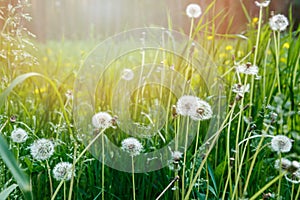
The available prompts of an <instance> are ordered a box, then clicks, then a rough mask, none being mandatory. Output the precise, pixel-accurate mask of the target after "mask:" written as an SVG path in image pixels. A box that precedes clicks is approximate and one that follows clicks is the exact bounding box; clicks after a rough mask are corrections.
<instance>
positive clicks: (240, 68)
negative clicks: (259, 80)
mask: <svg viewBox="0 0 300 200" xmlns="http://www.w3.org/2000/svg"><path fill="white" fill-rule="evenodd" d="M235 68H236V71H237V72H238V73H241V74H247V75H257V74H258V67H257V66H256V65H252V64H251V63H246V64H240V65H237V66H235Z"/></svg>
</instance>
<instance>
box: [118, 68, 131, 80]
mask: <svg viewBox="0 0 300 200" xmlns="http://www.w3.org/2000/svg"><path fill="white" fill-rule="evenodd" d="M133 77H134V73H133V71H132V70H131V69H124V70H123V71H122V73H121V78H122V79H124V80H126V81H130V80H132V79H133Z"/></svg>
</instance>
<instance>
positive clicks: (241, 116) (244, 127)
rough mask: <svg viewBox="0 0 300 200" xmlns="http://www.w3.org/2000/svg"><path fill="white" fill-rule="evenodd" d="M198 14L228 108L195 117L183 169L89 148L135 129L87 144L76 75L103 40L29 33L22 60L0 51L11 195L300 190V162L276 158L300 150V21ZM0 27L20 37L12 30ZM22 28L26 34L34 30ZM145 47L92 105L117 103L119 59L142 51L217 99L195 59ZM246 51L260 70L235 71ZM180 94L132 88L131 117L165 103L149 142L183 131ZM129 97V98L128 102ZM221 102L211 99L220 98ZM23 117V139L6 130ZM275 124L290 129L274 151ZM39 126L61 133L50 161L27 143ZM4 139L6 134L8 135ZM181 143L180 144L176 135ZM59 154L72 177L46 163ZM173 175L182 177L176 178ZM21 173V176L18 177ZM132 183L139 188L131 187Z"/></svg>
mask: <svg viewBox="0 0 300 200" xmlns="http://www.w3.org/2000/svg"><path fill="white" fill-rule="evenodd" d="M213 3H214V2H213ZM213 3H212V4H211V5H210V6H208V8H207V10H205V11H203V13H204V14H203V15H202V17H203V18H204V16H205V14H206V13H207V12H209V11H210V9H213ZM218 16H219V17H221V15H218ZM218 16H217V17H218ZM202 17H200V19H199V23H196V22H197V21H196V20H195V19H191V22H192V23H191V32H190V34H189V37H190V38H195V40H196V41H197V43H199V44H200V45H201V46H202V47H203V48H204V50H205V52H207V54H208V55H209V56H210V57H211V58H212V59H213V61H214V63H215V64H216V66H215V68H213V70H216V71H217V72H218V74H219V76H218V77H217V78H218V79H219V80H220V81H221V82H222V83H223V84H222V88H221V90H222V91H223V92H224V96H226V100H225V101H226V105H225V112H224V113H222V117H221V118H214V121H213V122H212V123H214V124H215V126H216V127H217V128H218V129H217V130H216V132H214V133H212V134H211V135H208V136H206V135H205V132H206V131H207V130H208V127H209V122H210V121H203V122H202V121H201V123H200V122H197V123H195V124H196V126H194V128H195V130H196V133H197V134H196V138H197V139H196V140H194V141H193V142H192V144H191V146H190V147H189V148H188V150H187V151H186V152H183V155H182V157H181V158H180V160H179V161H178V163H176V165H178V166H180V168H177V169H178V170H176V167H175V170H174V166H173V169H172V168H171V167H170V168H169V167H165V168H162V169H159V170H158V171H153V172H147V173H138V174H134V176H132V174H131V173H126V172H121V171H117V170H115V169H112V168H109V167H107V166H104V165H103V164H102V163H101V162H99V160H98V158H95V157H94V156H93V155H92V153H93V150H95V149H92V150H91V152H88V151H87V150H88V149H87V147H89V145H93V143H94V141H93V140H92V139H93V138H95V137H96V138H98V137H99V138H101V136H102V141H104V139H109V140H110V141H113V143H114V144H116V145H117V146H121V142H122V141H123V139H125V138H127V137H128V134H127V133H126V132H125V131H124V130H121V129H119V128H118V126H116V128H115V129H113V128H109V129H107V130H106V129H103V130H102V131H103V132H98V135H97V134H95V135H92V136H90V137H91V140H90V141H89V143H88V144H84V142H82V140H81V137H80V136H81V134H82V133H81V132H80V131H81V130H78V129H77V127H75V126H74V120H73V117H74V116H73V114H74V113H73V112H74V110H73V103H74V102H73V101H74V99H73V94H76V92H77V91H75V90H74V89H75V88H74V82H75V81H76V79H77V78H78V76H79V73H80V72H81V71H80V69H81V67H82V66H83V63H84V61H85V60H86V59H87V58H88V56H89V53H90V52H91V51H92V49H93V48H94V47H95V44H96V43H98V42H100V41H69V40H62V41H48V42H46V43H43V44H41V43H38V42H34V43H33V44H34V45H28V44H26V48H25V49H24V52H27V53H30V57H29V59H28V60H26V62H21V61H20V60H18V59H16V57H14V56H12V55H11V54H7V55H8V56H7V57H1V58H0V59H1V60H0V65H1V72H0V74H1V78H2V80H1V88H0V91H1V99H0V106H1V107H0V111H1V114H0V130H1V144H3V145H1V148H3V151H1V156H2V160H1V161H0V174H1V176H0V188H1V191H4V193H5V192H7V193H11V194H10V195H9V198H10V199H20V198H23V197H24V198H26V199H29V198H31V193H32V195H33V197H34V199H51V198H53V199H67V198H69V199H100V198H102V199H133V198H135V199H155V198H156V197H158V196H159V195H160V194H162V195H161V196H160V199H220V198H221V199H243V198H245V199H246V198H249V199H256V198H264V197H265V198H266V197H267V196H269V197H268V198H270V199H277V198H280V197H281V198H282V199H298V198H299V193H300V187H299V184H297V183H291V182H290V181H289V180H288V179H286V176H288V175H289V174H292V173H293V172H294V171H289V170H293V169H291V168H292V166H289V167H290V168H289V170H287V171H285V170H277V169H276V167H275V161H276V160H277V159H280V158H287V159H289V160H291V161H293V160H294V161H297V162H299V160H300V157H299V153H300V152H299V151H300V148H299V147H298V146H299V131H300V124H299V121H300V115H299V112H300V111H299V109H300V91H299V85H300V83H299V80H300V77H299V76H300V75H299V60H300V54H299V52H300V40H298V39H297V37H298V35H299V29H298V30H297V31H294V32H293V31H292V29H291V28H288V30H287V31H286V32H281V33H280V34H279V33H278V32H274V33H273V32H272V30H270V28H269V25H268V23H267V22H266V21H263V19H264V18H265V17H263V13H262V12H261V13H260V16H259V17H258V18H253V19H251V20H250V21H249V25H248V30H247V31H246V32H245V33H244V34H243V35H239V34H235V35H234V34H223V35H220V34H217V33H216V30H214V29H211V27H214V22H213V21H210V22H206V23H205V24H202V22H203V18H202ZM194 20H195V21H194ZM290 22H292V19H290ZM228 28H230V27H228ZM3 30H4V31H3V32H5V33H6V34H7V35H9V34H11V36H12V38H13V37H15V35H13V34H12V33H11V32H9V30H6V29H3ZM273 35H274V36H275V37H274V38H273ZM22 37H24V38H27V37H28V35H23V36H22ZM133 39H134V38H133ZM33 40H34V39H33ZM8 42H12V43H14V44H19V42H20V41H18V40H13V39H12V40H11V41H7V39H4V38H3V37H0V43H1V47H2V49H3V50H4V51H5V52H11V53H13V50H14V49H11V48H10V47H9V45H7V43H8ZM22 44H23V43H22ZM33 47H34V48H33ZM20 52H21V53H24V52H22V51H20ZM103 52H105V51H103ZM146 53H147V55H146V56H145V57H143V55H144V54H143V49H138V50H134V51H133V52H131V54H130V56H131V57H130V59H127V58H126V57H124V58H119V59H116V60H114V61H113V62H111V63H110V65H109V66H108V68H107V69H106V70H105V71H104V73H103V74H102V76H103V77H104V78H103V79H100V80H99V81H98V83H97V86H96V91H95V96H96V97H97V98H96V101H95V110H96V112H100V111H106V112H109V113H110V114H112V115H115V113H113V112H114V109H113V106H114V105H112V104H113V99H114V95H116V94H115V93H114V91H113V89H115V87H117V86H118V83H119V82H118V81H117V80H116V77H120V76H121V75H122V73H123V72H124V71H123V70H124V69H127V68H128V67H130V66H137V63H140V65H143V64H144V63H148V64H149V63H151V64H152V65H153V66H154V65H155V66H156V65H159V66H161V67H166V68H168V69H169V68H174V69H173V70H175V71H178V72H179V73H180V74H181V75H182V77H185V78H187V79H189V80H190V84H191V86H192V89H193V90H194V91H195V93H196V95H197V96H199V97H200V98H202V99H204V100H206V101H208V102H209V103H212V100H211V98H213V97H211V96H209V95H210V94H209V89H208V88H207V86H205V81H204V79H202V77H201V74H198V73H197V72H195V71H191V70H190V68H189V67H190V66H189V64H190V63H189V62H188V61H187V60H185V59H183V58H182V57H180V56H176V55H173V54H172V53H170V52H166V51H165V50H164V49H163V48H161V49H153V50H148V51H147V52H146ZM198 53H199V49H197V48H196V49H194V50H193V51H191V55H190V56H191V57H189V58H193V56H194V57H195V58H197V56H199V54H198ZM28 62H30V63H31V64H28ZM37 62H38V63H39V64H38V65H37ZM248 62H249V63H250V64H249V66H250V65H256V66H257V67H258V68H259V72H258V74H257V75H247V74H242V73H237V72H236V67H237V66H238V65H242V64H246V65H247V63H248ZM152 65H148V66H146V68H145V70H148V69H150V70H151V69H152ZM147 67H149V68H147ZM137 78H141V77H137ZM171 80H172V79H171ZM217 83H218V82H217V81H215V82H213V84H217ZM176 84H178V82H176V80H175V82H171V85H176ZM179 84H180V83H179ZM235 84H239V85H240V86H241V85H244V86H246V85H247V84H249V91H247V92H244V93H243V92H242V93H235V92H234V91H233V90H232V88H233V86H234V85H235ZM209 87H211V86H209ZM212 88H213V87H212ZM120 93H121V91H120ZM162 94H164V95H162ZM166 94H167V95H166ZM182 95H183V94H182ZM177 100H178V99H177V97H176V96H175V95H174V94H173V93H172V92H170V91H169V90H168V88H164V87H161V86H160V85H158V84H154V85H151V84H148V85H144V86H143V87H140V88H138V89H136V90H135V91H133V92H132V93H131V96H130V102H131V105H130V106H131V107H130V110H131V111H132V112H131V113H130V117H131V118H132V119H133V120H134V121H136V122H139V123H140V124H143V125H146V126H148V125H152V124H155V123H157V122H156V121H154V122H153V121H151V118H150V117H149V115H147V113H151V111H152V110H153V108H154V107H155V106H156V104H157V101H159V102H160V103H161V104H160V105H161V106H162V107H163V109H164V110H165V111H166V113H167V116H164V119H166V124H163V126H162V129H161V130H160V134H156V135H155V136H153V137H151V138H143V139H141V142H142V144H143V146H144V151H145V152H151V151H154V150H156V149H159V148H162V147H164V146H165V143H166V142H169V141H171V140H172V139H173V138H176V137H177V136H178V134H183V135H184V136H186V137H188V134H189V132H190V131H191V127H192V126H189V123H191V121H192V120H191V119H190V118H188V117H183V116H176V115H177V113H176V110H172V108H174V107H172V106H173V105H176V102H177ZM123 106H124V109H125V108H126V107H127V106H129V105H123ZM218 106H220V105H212V107H214V108H218ZM116 117H117V116H116ZM87 120H88V121H90V119H87ZM189 120H191V121H189ZM17 127H21V128H23V129H24V130H26V131H27V133H28V135H29V138H28V139H27V140H26V142H24V143H20V144H16V143H14V142H12V141H11V138H10V135H11V132H12V131H13V130H14V129H15V128H17ZM104 133H105V134H104ZM83 134H88V133H83ZM276 135H285V136H287V137H288V138H291V139H292V140H293V147H292V150H291V151H290V152H288V153H277V152H274V151H273V150H272V149H271V147H270V143H271V139H272V138H273V136H276ZM2 137H3V138H4V139H3V141H2ZM37 138H48V139H50V140H52V141H53V142H54V144H55V152H54V155H53V156H51V158H50V159H48V160H47V161H37V160H35V159H33V158H32V156H31V154H30V150H29V149H28V147H29V146H30V145H31V144H32V143H33V141H35V140H36V139H37ZM184 138H185V137H184ZM178 142H179V146H175V147H177V148H178V149H174V150H180V151H184V149H185V148H184V144H185V141H184V139H183V141H178ZM5 143H8V146H7V147H6V146H5ZM180 144H181V145H183V146H181V147H180ZM96 147H97V146H96ZM93 148H95V147H93ZM174 150H172V151H174ZM95 151H96V150H95ZM2 154H3V155H2ZM10 154H11V155H10ZM5 156H6V157H5ZM7 156H10V157H9V158H8V157H7ZM16 161H17V163H18V164H16ZM62 161H64V162H69V163H73V168H74V170H75V176H74V177H72V179H71V181H61V182H60V181H56V180H54V179H53V175H52V174H51V173H52V172H51V170H52V169H53V168H54V166H55V165H56V164H57V163H59V162H62ZM133 162H134V161H133V157H132V163H133ZM17 165H18V166H17ZM295 165H296V164H295ZM8 166H9V167H10V168H8ZM11 166H13V168H11ZM178 166H177V167H178ZM296 168H297V166H296ZM20 169H22V170H20ZM132 170H134V167H132ZM294 170H295V169H294ZM24 174H26V176H25V175H24ZM298 175H299V174H298ZM298 175H297V174H296V175H295V177H292V176H291V178H297V176H298ZM27 176H28V177H27ZM177 176H179V179H177V178H175V177H177ZM183 176H184V177H183ZM289 177H290V176H289ZM298 179H299V177H298ZM132 180H134V181H132ZM14 183H17V184H18V188H15V186H16V185H14ZM28 183H30V185H31V193H30V191H28V190H29V189H28ZM133 183H134V184H133ZM170 183H171V186H169V187H168V185H169V184H170ZM50 185H51V186H50ZM51 187H52V189H51ZM133 189H134V191H135V192H132V190H133ZM165 189H166V190H165ZM162 192H163V193H162ZM4 193H0V195H5V194H4Z"/></svg>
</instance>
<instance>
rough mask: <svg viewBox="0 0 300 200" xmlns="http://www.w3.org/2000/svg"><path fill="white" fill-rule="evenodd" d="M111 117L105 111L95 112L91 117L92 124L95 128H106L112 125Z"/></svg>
mask: <svg viewBox="0 0 300 200" xmlns="http://www.w3.org/2000/svg"><path fill="white" fill-rule="evenodd" d="M112 122H113V118H112V116H111V115H110V114H108V113H107V112H99V113H96V114H95V115H94V116H93V117H92V124H93V126H94V127H95V128H97V129H99V128H108V127H110V126H112Z"/></svg>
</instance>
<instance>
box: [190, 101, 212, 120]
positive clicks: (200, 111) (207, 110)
mask: <svg viewBox="0 0 300 200" xmlns="http://www.w3.org/2000/svg"><path fill="white" fill-rule="evenodd" d="M212 114H213V111H212V109H211V106H210V105H209V104H208V103H207V102H206V101H203V100H201V99H199V100H198V108H197V109H196V113H194V114H193V115H191V118H192V119H193V120H196V121H198V120H207V119H210V118H211V117H212Z"/></svg>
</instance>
